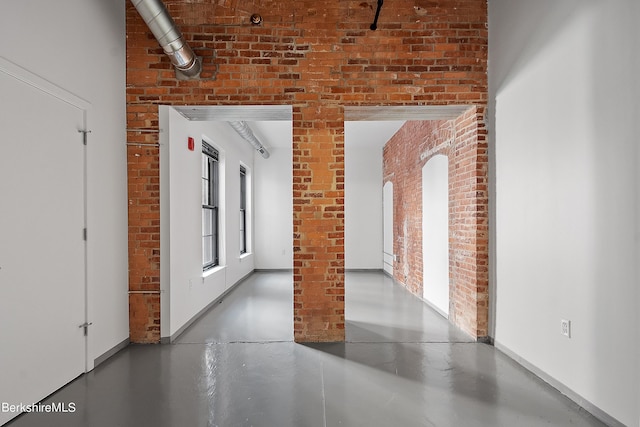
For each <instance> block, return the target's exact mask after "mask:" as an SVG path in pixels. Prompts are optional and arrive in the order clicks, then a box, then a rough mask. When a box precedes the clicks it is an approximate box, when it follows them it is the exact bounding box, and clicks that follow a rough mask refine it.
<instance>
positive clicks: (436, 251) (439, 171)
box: [422, 155, 449, 316]
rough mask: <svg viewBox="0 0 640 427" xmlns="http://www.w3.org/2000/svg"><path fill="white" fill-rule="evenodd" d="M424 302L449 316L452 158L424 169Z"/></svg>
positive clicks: (435, 160)
mask: <svg viewBox="0 0 640 427" xmlns="http://www.w3.org/2000/svg"><path fill="white" fill-rule="evenodd" d="M422 258H423V260H422V265H423V274H422V277H423V281H422V283H423V295H422V296H423V298H424V299H425V300H427V301H429V302H430V303H431V304H433V305H434V306H435V307H436V308H437V309H438V310H440V312H442V314H444V315H445V316H448V315H449V158H448V157H447V156H443V155H436V156H433V157H432V158H430V159H429V160H428V161H427V163H425V165H424V166H423V167H422Z"/></svg>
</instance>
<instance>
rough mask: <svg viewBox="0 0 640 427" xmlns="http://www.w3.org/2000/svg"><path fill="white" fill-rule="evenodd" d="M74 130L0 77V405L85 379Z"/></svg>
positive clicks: (47, 98)
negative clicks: (79, 377)
mask: <svg viewBox="0 0 640 427" xmlns="http://www.w3.org/2000/svg"><path fill="white" fill-rule="evenodd" d="M83 125H84V112H83V110H81V109H79V108H77V107H75V106H72V105H71V104H69V103H67V102H64V101H61V100H60V99H59V98H57V97H55V96H52V95H50V94H49V93H46V92H45V91H43V90H41V89H38V88H36V87H34V86H33V85H32V84H27V83H24V82H23V81H20V80H18V79H16V78H14V77H12V76H10V75H9V74H6V73H4V72H3V71H2V70H0V402H7V403H9V404H19V403H23V404H31V403H34V402H38V401H39V400H41V399H42V398H44V397H46V396H47V395H49V394H50V393H52V392H53V391H55V390H56V389H58V388H60V387H61V386H63V385H64V384H66V383H68V382H69V381H71V380H73V379H74V378H76V377H77V376H78V375H80V374H82V373H83V372H84V370H85V361H86V355H85V354H86V349H85V340H86V338H85V336H84V330H83V328H81V327H80V325H81V324H83V323H84V321H85V317H86V316H85V306H86V304H85V242H84V238H83V228H84V224H85V219H84V218H85V214H84V146H83V144H82V134H80V133H79V132H78V130H79V129H83ZM16 415H18V414H16V413H10V412H0V424H3V423H5V422H6V421H8V420H9V419H11V418H13V417H15V416H16Z"/></svg>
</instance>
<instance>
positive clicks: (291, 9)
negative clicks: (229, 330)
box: [127, 0, 487, 342]
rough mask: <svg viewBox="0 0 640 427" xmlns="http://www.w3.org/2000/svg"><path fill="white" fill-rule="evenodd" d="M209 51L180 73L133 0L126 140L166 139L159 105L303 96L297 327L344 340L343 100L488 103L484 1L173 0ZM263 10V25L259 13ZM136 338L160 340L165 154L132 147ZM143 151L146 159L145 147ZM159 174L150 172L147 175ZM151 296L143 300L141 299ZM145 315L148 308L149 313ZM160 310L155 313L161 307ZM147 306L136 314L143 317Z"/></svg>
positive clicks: (297, 106) (297, 141)
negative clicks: (195, 67) (256, 18)
mask: <svg viewBox="0 0 640 427" xmlns="http://www.w3.org/2000/svg"><path fill="white" fill-rule="evenodd" d="M165 4H166V5H167V7H168V9H169V11H170V13H171V14H172V16H173V17H174V19H175V21H176V23H177V24H178V25H179V26H180V29H181V31H182V32H183V34H184V36H185V38H186V39H187V41H188V42H189V43H190V44H191V46H192V48H193V49H194V51H195V52H196V54H198V55H199V56H202V58H203V64H204V69H203V73H202V75H201V77H202V79H200V80H195V81H179V80H177V79H176V77H175V74H174V72H173V70H172V68H171V65H170V63H169V60H168V59H167V58H166V57H165V56H164V55H163V53H162V49H161V48H160V47H159V46H158V45H157V42H156V41H155V40H154V39H153V37H152V36H151V34H150V32H149V31H148V29H147V28H146V26H145V25H144V23H143V22H142V20H141V19H140V17H139V16H138V15H137V12H136V11H135V9H134V8H133V7H132V6H131V5H130V4H128V5H127V121H128V128H129V131H128V142H129V143H140V144H156V143H157V142H158V138H157V133H156V132H157V130H158V108H157V105H158V104H170V105H185V104H199V105H205V104H210V105H222V104H224V105H238V104H287V105H293V110H294V117H293V139H294V141H293V150H294V183H293V185H294V192H295V195H294V198H295V200H294V304H295V307H294V317H295V318H294V332H295V339H296V340H298V341H340V340H343V339H344V182H343V180H344V123H343V107H344V106H345V105H351V106H354V105H424V104H472V105H478V107H479V112H480V114H482V112H483V111H484V107H485V105H486V101H487V78H486V67H487V30H486V23H487V7H486V1H485V0H443V1H427V0H397V1H395V2H393V3H386V4H385V5H384V7H383V9H382V13H381V15H380V20H379V21H378V30H377V31H375V32H374V31H370V30H369V25H370V24H371V22H372V20H373V16H374V12H375V5H376V2H375V1H374V0H369V1H362V0H359V1H338V2H318V1H308V0H304V1H295V2H282V1H275V0H262V1H258V0H254V1H251V0H249V1H239V0H222V1H215V2H214V1H212V0H189V1H186V0H168V1H165ZM252 13H260V14H261V15H262V17H263V20H264V21H263V24H262V25H260V26H252V25H251V24H250V23H249V17H250V15H251V14H252ZM129 147H130V149H129V159H130V163H129V179H130V183H132V184H134V188H131V187H130V189H129V219H130V229H129V234H130V245H129V246H130V255H131V261H130V268H131V274H130V289H131V290H132V291H139V290H140V289H141V288H143V289H144V290H145V291H146V292H148V293H147V294H143V293H136V294H132V295H135V297H133V296H132V298H131V299H130V301H131V310H130V311H131V313H132V322H131V328H132V331H131V338H132V340H133V341H145V342H154V341H158V340H159V329H158V327H157V326H158V325H159V316H160V313H159V310H157V307H156V306H155V305H154V303H153V301H155V300H156V298H157V295H158V292H159V289H160V287H159V281H158V280H157V278H158V277H159V264H158V256H159V247H160V241H159V229H158V228H157V225H156V223H157V221H158V218H157V216H155V215H154V213H155V212H156V211H155V210H152V209H151V208H152V207H153V208H154V209H157V206H158V204H159V199H158V195H157V192H156V190H155V188H156V187H155V185H156V184H157V181H158V175H157V171H156V170H155V169H154V167H152V166H151V165H157V162H158V153H157V150H156V151H154V150H151V149H145V150H140V149H138V148H136V146H135V145H129ZM136 155H137V156H136ZM147 174H148V175H147ZM144 295H146V296H144ZM141 313H151V314H152V316H151V317H149V320H148V323H146V324H143V323H142V322H139V321H138V320H136V321H135V322H134V321H133V319H134V318H135V319H141V318H143V317H144V316H143V315H142V314H141ZM156 313H158V318H155V317H154V316H155V314H156ZM136 316H137V317H136Z"/></svg>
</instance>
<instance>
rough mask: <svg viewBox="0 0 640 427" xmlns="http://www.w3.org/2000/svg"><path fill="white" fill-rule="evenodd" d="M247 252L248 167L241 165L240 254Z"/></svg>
mask: <svg viewBox="0 0 640 427" xmlns="http://www.w3.org/2000/svg"><path fill="white" fill-rule="evenodd" d="M246 253H247V168H245V167H244V166H242V165H241V166H240V254H246Z"/></svg>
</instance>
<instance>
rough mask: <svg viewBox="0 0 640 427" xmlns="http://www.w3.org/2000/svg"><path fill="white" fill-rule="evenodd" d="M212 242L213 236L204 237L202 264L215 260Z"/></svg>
mask: <svg viewBox="0 0 640 427" xmlns="http://www.w3.org/2000/svg"><path fill="white" fill-rule="evenodd" d="M212 242H213V237H212V236H208V237H203V238H202V265H207V264H211V263H212V262H213V250H212V245H211V243H212Z"/></svg>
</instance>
